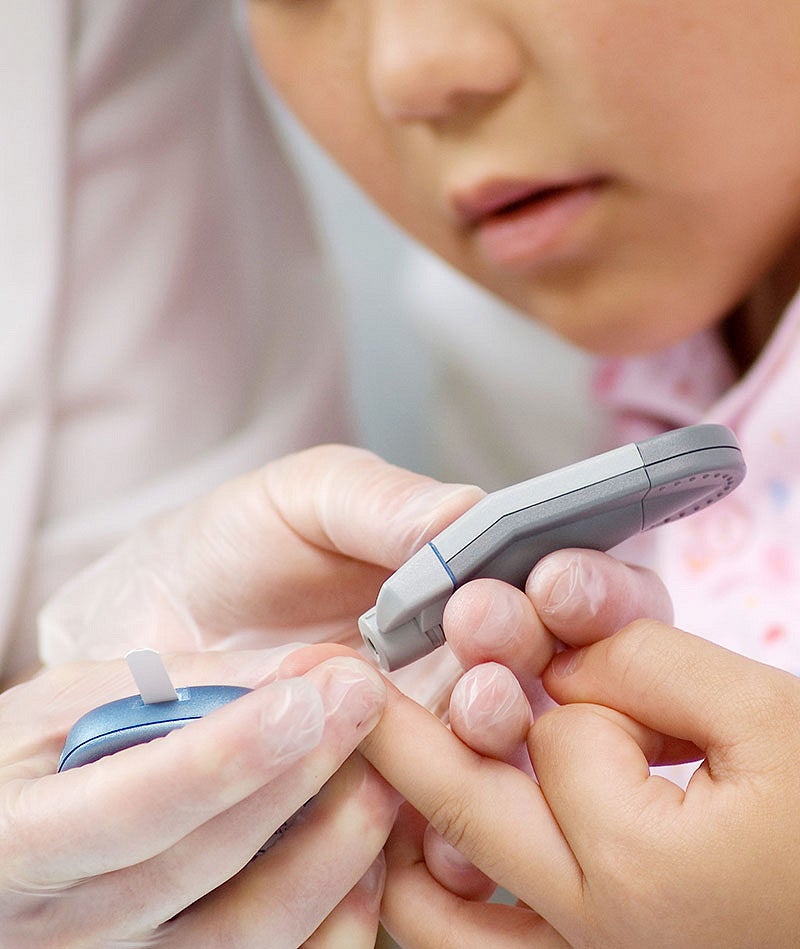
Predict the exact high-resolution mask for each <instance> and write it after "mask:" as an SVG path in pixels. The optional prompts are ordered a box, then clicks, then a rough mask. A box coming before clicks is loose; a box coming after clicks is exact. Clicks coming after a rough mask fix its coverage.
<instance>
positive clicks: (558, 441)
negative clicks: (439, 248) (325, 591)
mask: <svg viewBox="0 0 800 949" xmlns="http://www.w3.org/2000/svg"><path fill="white" fill-rule="evenodd" d="M265 100H266V103H267V108H268V109H270V111H271V112H272V114H273V116H274V118H275V121H276V124H277V127H278V129H279V131H280V134H281V136H282V138H283V141H284V143H285V144H286V147H287V149H288V153H289V154H290V156H291V158H292V161H293V163H294V166H295V168H296V169H297V171H298V174H299V176H300V180H301V182H302V184H303V187H304V190H305V193H306V195H307V197H308V199H309V201H310V204H311V207H312V209H313V213H314V221H315V225H316V227H317V229H318V233H319V235H320V237H321V241H322V244H323V247H324V249H325V252H326V254H327V255H328V257H329V259H330V261H331V263H332V266H333V269H334V274H335V278H336V282H337V284H338V286H339V288H340V290H341V294H342V302H343V312H344V316H345V319H346V325H347V340H348V358H349V361H350V368H351V373H350V386H351V391H352V395H353V400H354V406H355V412H356V420H357V426H358V434H359V438H360V439H361V441H362V442H363V444H364V445H366V446H367V447H369V448H372V449H373V450H375V451H376V452H378V453H379V454H381V455H383V456H385V457H386V458H388V459H390V460H391V461H395V462H397V463H398V464H403V465H406V466H408V467H411V468H415V469H417V470H420V471H424V472H426V473H430V474H432V475H435V476H436V477H439V478H443V479H446V480H452V481H469V482H476V483H478V484H480V485H481V486H482V487H484V488H486V489H493V488H497V487H500V486H502V485H504V484H508V483H511V482H513V481H519V480H522V479H524V478H528V477H532V476H533V475H535V474H539V473H541V472H542V471H546V470H549V469H552V468H555V467H559V466H560V465H562V464H567V463H569V462H572V461H575V460H578V459H579V458H581V457H583V456H584V455H585V454H587V453H590V452H592V451H593V450H595V448H596V446H598V445H601V444H602V428H603V423H602V418H601V415H600V412H599V411H597V410H592V408H591V400H590V398H589V395H588V368H589V365H588V359H587V357H586V356H585V355H584V354H583V353H581V352H579V351H577V350H576V349H574V348H573V347H571V346H568V345H567V344H565V343H563V342H562V341H561V340H559V339H558V338H557V337H555V336H553V335H552V334H551V333H549V332H548V331H546V330H545V329H543V328H541V327H540V326H538V325H536V323H534V322H533V321H531V320H530V319H529V318H527V317H523V316H521V315H520V314H519V313H517V312H515V311H512V310H511V309H510V308H508V307H506V306H505V305H504V304H503V303H502V302H500V301H498V300H497V299H495V298H494V297H492V296H490V295H489V294H488V293H486V292H485V291H483V290H482V289H481V288H480V287H478V286H476V285H475V284H473V283H472V282H471V281H468V280H467V279H465V278H464V277H462V276H461V275H460V274H458V273H457V272H456V271H454V270H453V269H452V268H450V267H449V266H448V265H446V264H445V263H443V262H442V261H441V260H439V259H438V258H436V257H434V256H433V255H432V254H430V253H428V252H427V251H426V250H425V249H424V248H421V247H420V246H419V245H417V244H416V243H414V242H413V241H412V240H410V239H409V238H408V237H407V236H406V235H405V234H404V233H403V232H401V231H400V230H399V228H397V227H395V226H394V224H393V223H392V222H391V221H389V220H388V219H387V218H386V217H385V216H384V215H383V214H382V213H381V212H380V211H379V210H377V209H376V208H374V207H373V206H372V205H371V204H370V203H369V202H368V201H367V200H366V199H365V198H364V197H363V196H362V194H361V193H360V191H359V190H358V189H357V188H356V187H355V185H353V184H352V182H351V181H350V180H349V179H348V178H347V177H346V175H344V174H343V173H342V172H341V171H340V170H339V169H338V168H337V167H336V166H335V165H334V164H333V162H332V161H330V160H329V159H328V157H327V156H326V155H325V154H324V153H323V152H322V151H321V149H320V148H318V147H317V145H316V144H315V143H314V142H313V141H312V140H311V139H310V137H309V136H308V135H306V134H305V132H304V131H303V129H301V128H300V127H299V125H298V124H297V123H296V122H295V121H293V119H292V117H291V116H290V115H288V114H287V112H286V110H285V109H284V108H283V107H282V106H281V104H280V103H279V102H278V101H277V100H276V98H275V97H274V96H273V95H272V94H271V93H270V92H269V90H265Z"/></svg>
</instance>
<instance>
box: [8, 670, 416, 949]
mask: <svg viewBox="0 0 800 949" xmlns="http://www.w3.org/2000/svg"><path fill="white" fill-rule="evenodd" d="M166 661H167V665H168V667H169V668H170V671H171V674H172V677H173V679H174V680H175V682H176V684H178V685H182V684H189V683H191V684H192V685H198V684H200V685H202V684H236V685H244V686H247V687H251V688H253V689H254V691H253V692H252V693H250V694H247V695H245V696H243V697H242V698H240V699H237V700H236V701H235V702H233V703H231V704H230V705H228V706H225V707H224V708H222V709H220V710H218V711H216V712H214V713H213V714H211V715H209V716H208V717H206V718H205V719H202V720H200V721H198V722H194V723H191V724H189V725H187V726H186V727H185V728H182V729H179V730H177V731H175V732H172V733H171V734H170V735H168V736H167V737H165V738H161V739H157V740H155V741H153V742H150V743H149V744H146V745H140V746H138V747H134V748H130V749H127V750H125V751H121V752H118V753H117V754H114V755H111V756H108V757H106V758H103V759H101V760H99V761H97V762H95V763H94V764H89V765H85V766H83V767H80V768H76V769H74V770H70V771H65V772H63V773H61V774H56V773H54V772H55V769H56V767H57V761H58V755H59V751H60V748H61V746H62V744H63V741H64V738H65V736H66V732H67V731H68V729H69V727H70V726H71V725H72V723H73V722H74V721H75V720H76V719H77V718H78V717H79V716H80V715H81V714H83V713H84V712H86V711H88V710H89V709H90V708H93V707H95V706H96V705H98V704H102V703H103V702H107V701H111V700H113V699H115V698H119V697H121V696H122V695H125V694H130V692H131V686H130V681H129V677H128V674H127V670H126V669H125V668H124V666H123V664H122V663H121V662H109V663H84V664H80V665H75V666H65V667H61V668H59V669H55V670H50V671H48V672H46V673H43V674H42V675H40V676H39V677H37V678H36V679H33V680H31V681H30V682H26V683H23V684H21V685H19V686H17V687H15V688H13V689H10V690H8V691H7V692H5V693H3V694H2V695H0V933H2V939H0V941H2V944H3V945H4V946H9V947H10V946H14V947H16V946H53V947H55V946H57V947H58V949H70V947H81V949H86V947H95V946H97V947H109V946H115V945H116V946H123V945H124V946H134V945H136V946H143V945H151V944H155V943H157V944H158V945H164V946H168V947H187V949H188V947H196V946H198V945H202V946H204V947H215V946H220V947H222V946H230V945H236V946H242V947H247V946H263V945H265V944H266V945H269V946H270V947H276V949H281V947H287V949H295V947H297V946H299V945H300V944H301V943H303V941H304V940H305V939H307V938H309V937H310V936H311V934H312V933H313V932H314V930H315V929H316V928H317V927H320V926H321V929H320V932H321V933H323V938H324V933H325V932H326V930H327V931H328V932H331V931H336V930H337V928H338V930H339V931H342V926H343V925H344V924H346V928H347V932H348V933H349V934H350V936H351V937H352V940H351V941H350V942H348V943H347V945H350V946H354V947H359V946H364V947H367V946H371V945H373V943H374V938H375V930H376V928H377V906H378V902H379V899H380V887H381V884H382V865H381V862H380V859H378V862H377V864H374V863H373V862H374V861H375V860H376V855H378V854H379V852H380V850H381V847H382V845H383V843H384V840H385V837H386V835H387V834H388V831H389V828H390V826H391V823H392V820H393V818H394V815H395V812H396V808H397V803H398V799H397V796H396V795H395V794H394V793H393V792H391V791H390V790H389V789H388V788H387V786H386V784H385V783H384V782H383V781H382V780H381V779H379V778H378V777H377V775H376V774H375V772H374V771H373V770H372V769H371V767H370V766H369V765H367V764H366V763H365V762H364V760H363V759H362V758H360V756H358V755H357V754H352V752H353V749H354V748H355V746H356V745H357V743H358V741H359V739H360V738H362V737H363V736H364V734H365V733H366V732H367V731H369V729H370V728H371V727H372V726H373V725H374V723H375V721H376V720H377V718H378V716H379V714H380V711H381V708H382V706H383V703H384V700H385V690H384V686H383V684H382V680H381V678H380V677H379V676H378V675H377V674H376V673H375V672H374V671H372V670H370V669H369V668H368V667H367V666H366V665H365V664H363V663H361V662H358V661H355V660H353V659H349V658H341V657H339V658H334V659H332V660H328V661H325V662H323V663H321V664H319V665H317V666H315V667H313V668H311V669H310V670H309V671H308V672H307V673H306V674H305V675H303V676H301V677H296V678H277V677H276V672H275V664H276V657H275V656H274V655H270V654H267V653H264V652H257V653H229V654H223V653H208V654H196V655H191V656H179V657H167V660H166ZM331 776H332V777H331ZM328 778H330V780H328V781H327V784H325V787H324V788H323V789H322V791H321V792H320V793H319V794H318V796H317V797H316V798H315V799H314V801H313V802H312V803H311V804H309V806H308V807H306V808H305V809H304V810H302V812H301V813H300V814H299V815H298V816H297V818H296V819H295V821H294V822H293V824H292V826H291V827H290V828H289V830H288V831H287V832H286V833H285V834H284V835H283V836H282V837H281V838H280V839H279V840H278V841H277V842H276V843H274V844H273V846H272V847H271V848H270V849H269V850H268V851H267V852H266V853H265V854H264V855H263V856H260V857H259V858H258V859H256V860H254V861H252V862H251V858H252V856H253V854H254V853H255V852H256V851H257V850H258V849H259V847H260V846H261V845H262V844H263V843H264V841H265V840H267V839H268V838H269V837H270V835H271V834H272V832H273V831H274V830H275V829H276V828H277V827H279V826H280V825H281V824H282V823H283V822H284V821H285V820H286V819H287V818H289V817H290V816H291V815H292V814H294V813H295V811H297V809H298V808H299V807H301V805H302V804H303V803H304V802H305V801H307V800H308V799H309V798H311V797H313V796H314V795H315V794H316V793H317V792H318V791H320V787H321V786H322V785H323V783H324V782H325V781H326V779H328ZM298 893H302V894H303V896H302V901H301V902H298V896H297V895H298ZM337 904H338V906H337ZM332 912H333V915H332V916H331V917H330V918H329V919H326V917H328V916H329V914H331V913H332ZM170 920H171V922H168V921H170ZM315 938H316V937H315ZM317 944H320V943H319V942H317Z"/></svg>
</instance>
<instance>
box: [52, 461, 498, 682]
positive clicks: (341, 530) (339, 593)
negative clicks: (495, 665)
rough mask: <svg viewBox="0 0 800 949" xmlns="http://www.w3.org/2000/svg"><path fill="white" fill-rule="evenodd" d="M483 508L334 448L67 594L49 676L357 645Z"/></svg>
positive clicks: (217, 502)
mask: <svg viewBox="0 0 800 949" xmlns="http://www.w3.org/2000/svg"><path fill="white" fill-rule="evenodd" d="M482 496H483V492H482V491H480V490H479V489H478V488H475V487H469V486H464V485H445V484H441V483H439V482H437V481H434V480H433V479H431V478H427V477H423V476H422V475H417V474H413V473H412V472H409V471H405V470H403V469H401V468H397V467H395V466H393V465H390V464H388V463H386V462H384V461H382V460H381V459H379V458H377V457H376V456H375V455H372V454H371V453H369V452H367V451H363V450H360V449H355V448H349V447H346V446H337V445H327V446H321V447H318V448H313V449H309V450H307V451H304V452H299V453H297V454H294V455H289V456H287V457H285V458H282V459H279V460H277V461H274V462H271V463H269V464H267V465H265V466H264V467H263V468H262V469H260V470H258V471H254V472H251V473H249V474H247V475H243V476H242V477H240V478H237V479H234V480H232V481H230V482H227V483H226V484H224V485H223V486H221V487H220V488H219V489H217V490H216V491H214V492H213V493H211V494H210V495H209V496H207V497H204V498H200V499H198V500H196V501H193V502H192V503H189V504H187V506H186V507H185V508H182V509H180V510H178V511H175V512H173V513H170V514H166V515H164V516H163V517H161V518H160V519H157V520H155V521H153V522H152V523H150V524H147V525H145V526H144V527H143V528H141V529H140V530H138V531H136V532H135V533H134V534H133V535H132V536H131V538H130V539H128V540H127V541H125V542H124V543H122V544H120V545H119V546H118V547H116V548H115V549H114V550H112V551H111V552H110V553H109V554H108V555H107V556H106V557H104V558H103V559H101V560H100V561H98V562H97V563H96V564H94V565H92V566H90V567H89V568H88V569H86V570H85V571H83V572H82V573H81V574H79V575H78V576H77V577H76V578H75V579H74V580H73V581H71V582H70V583H68V584H66V585H65V586H64V587H63V588H62V589H61V590H60V591H59V592H58V593H57V594H56V596H55V597H53V599H52V600H51V601H50V603H49V604H48V605H47V606H46V607H45V609H44V610H43V612H42V615H41V617H40V643H41V651H42V655H43V658H44V660H45V662H47V663H50V664H56V663H62V662H71V661H76V660H77V661H80V660H83V659H87V658H91V659H106V658H116V657H119V656H121V655H122V654H123V653H124V652H126V651H127V650H129V649H136V648H142V647H152V648H154V649H156V650H158V651H160V652H179V651H183V650H187V649H192V650H194V649H209V648H253V647H255V648H262V647H266V646H272V645H276V646H277V645H284V644H285V643H287V642H291V641H303V642H320V641H326V640H330V641H340V642H344V643H349V644H351V645H357V644H359V643H360V639H359V636H358V631H357V629H356V624H355V622H354V620H355V617H357V616H358V614H359V612H361V611H362V610H363V609H365V608H366V606H367V605H368V604H369V603H370V601H371V600H373V599H374V597H375V594H376V592H377V590H378V587H379V586H380V584H381V582H382V581H383V580H384V579H385V578H386V576H387V574H388V572H389V571H391V570H393V569H395V568H396V567H398V566H399V565H400V564H401V563H402V562H403V561H404V560H405V559H406V558H408V557H409V556H411V554H413V553H414V551H416V550H417V549H418V548H419V547H420V546H421V545H423V544H424V543H425V542H426V541H427V540H429V539H430V538H431V537H433V536H434V535H435V534H436V533H438V532H439V531H440V530H441V529H442V528H443V527H444V526H446V525H447V524H449V523H450V522H451V521H453V520H454V519H455V518H456V517H457V516H458V515H459V514H462V513H463V512H464V511H465V510H466V509H467V508H469V507H470V506H471V505H472V504H474V503H475V502H476V501H477V500H478V499H479V498H481V497H482Z"/></svg>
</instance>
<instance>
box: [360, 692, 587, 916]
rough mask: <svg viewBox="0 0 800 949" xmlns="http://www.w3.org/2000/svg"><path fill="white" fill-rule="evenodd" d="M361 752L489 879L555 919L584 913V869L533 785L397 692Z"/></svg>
mask: <svg viewBox="0 0 800 949" xmlns="http://www.w3.org/2000/svg"><path fill="white" fill-rule="evenodd" d="M360 747H361V751H362V753H363V754H364V755H365V756H366V757H367V758H368V759H369V760H370V761H371V762H372V763H373V764H374V765H375V767H376V768H377V769H378V770H379V771H380V772H381V773H382V774H383V775H384V777H386V779H387V780H388V781H389V783H390V784H392V785H393V786H394V787H395V788H396V789H397V790H398V791H400V793H401V794H403V796H404V797H405V798H406V799H407V800H408V801H409V802H410V803H411V804H412V805H413V806H414V807H415V808H416V810H418V811H419V812H420V813H422V814H423V815H424V816H425V817H427V818H428V820H430V822H431V823H432V824H433V825H434V827H435V828H436V829H437V830H438V831H439V832H440V833H441V834H442V835H443V836H444V837H445V839H446V840H447V841H448V842H449V843H451V844H453V845H454V846H456V847H457V849H458V850H459V851H460V852H461V853H463V854H464V856H465V857H466V858H467V859H469V860H471V861H472V862H473V863H474V864H475V865H476V866H477V867H478V868H479V869H480V870H482V871H483V872H484V873H485V874H486V875H487V876H489V877H490V878H491V879H493V880H496V881H497V882H498V884H500V885H501V886H503V887H505V888H506V889H507V890H509V891H510V892H512V893H519V894H523V895H524V896H525V899H526V901H527V902H528V903H529V904H530V905H532V906H534V907H535V909H536V910H537V911H538V912H540V913H541V914H542V915H543V916H545V917H547V918H548V919H550V920H554V921H558V920H564V921H566V920H569V919H570V918H572V917H573V916H574V914H575V913H576V912H577V911H578V905H579V903H580V899H581V896H580V893H581V882H580V881H581V877H580V869H579V867H578V866H577V864H576V862H575V858H574V856H573V854H572V851H571V850H570V849H569V846H568V845H567V843H566V841H565V840H564V838H563V836H562V834H561V831H560V829H559V827H558V825H557V823H556V822H555V820H554V819H553V816H552V813H551V811H550V809H549V807H548V806H547V803H546V801H545V800H544V797H543V796H542V793H541V790H540V789H539V787H538V786H537V784H536V782H535V781H534V780H533V779H532V778H530V777H529V776H528V775H525V774H523V773H522V772H520V771H519V770H517V769H516V768H514V767H513V766H511V765H507V764H505V763H503V762H499V761H494V760H492V759H489V758H484V757H482V756H481V755H478V754H476V752H474V751H472V749H470V748H467V747H466V746H465V745H464V744H463V743H462V742H461V741H460V740H459V739H458V738H457V737H456V736H455V735H453V734H452V733H451V732H450V731H449V730H448V729H447V728H446V727H445V726H444V725H443V724H442V723H441V722H440V721H439V720H438V719H437V718H436V717H435V716H433V715H431V714H430V713H429V712H427V711H426V710H425V709H423V708H421V707H420V706H419V705H417V704H416V703H414V702H413V701H412V700H411V699H409V698H407V697H406V696H404V695H402V694H401V693H399V692H398V691H397V690H396V689H394V688H393V687H392V686H389V687H388V689H387V706H386V711H385V713H384V715H383V716H382V717H381V720H380V721H379V723H378V725H377V726H376V727H375V729H374V730H373V732H372V733H371V734H370V735H369V736H368V737H367V738H366V740H365V741H363V742H362V744H361V746H360ZM556 924H557V923H556Z"/></svg>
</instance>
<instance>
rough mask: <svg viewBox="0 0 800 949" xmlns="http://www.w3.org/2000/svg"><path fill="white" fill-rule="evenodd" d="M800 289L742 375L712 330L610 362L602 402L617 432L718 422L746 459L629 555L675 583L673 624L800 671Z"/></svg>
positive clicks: (640, 433) (623, 436)
mask: <svg viewBox="0 0 800 949" xmlns="http://www.w3.org/2000/svg"><path fill="white" fill-rule="evenodd" d="M799 384H800V295H799V296H798V297H796V298H795V300H794V301H793V302H792V304H791V305H790V306H789V308H788V310H787V311H786V313H785V315H784V317H783V319H782V321H781V323H780V325H779V326H778V328H777V329H776V331H775V332H774V334H773V336H772V338H771V339H770V341H769V343H768V344H767V346H766V348H765V350H764V351H763V353H762V354H761V356H760V357H759V359H758V361H757V362H756V363H755V365H754V366H753V367H752V368H751V370H750V371H749V372H748V373H747V374H746V375H745V376H744V378H742V379H741V380H739V381H736V379H735V374H734V370H733V367H732V365H731V362H730V360H729V357H728V355H727V352H726V350H725V348H724V346H723V345H722V343H721V340H720V339H719V338H718V336H717V334H716V333H715V332H713V331H709V332H704V333H701V334H699V335H698V336H695V337H693V338H691V339H689V340H686V341H684V342H682V343H680V344H678V345H677V346H675V347H673V348H671V349H669V350H665V351H662V352H660V353H657V354H655V355H652V356H648V357H642V358H635V359H626V360H617V359H614V360H603V361H601V362H600V364H599V366H598V369H597V374H596V378H595V394H596V397H597V398H598V400H600V401H602V402H604V403H605V404H606V405H607V406H608V407H610V408H611V410H612V412H613V414H614V418H615V420H616V423H617V430H616V432H615V441H617V442H619V443H622V442H628V441H635V440H638V439H640V438H643V437H649V436H650V435H654V434H657V433H659V432H661V431H665V430H667V429H670V428H676V427H678V426H681V425H690V424H694V423H697V422H722V423H724V424H726V425H729V426H730V427H731V428H732V429H733V430H734V431H735V432H736V434H737V436H738V438H739V441H740V444H741V446H742V450H743V452H744V457H745V460H746V462H747V466H748V473H747V477H746V478H745V480H744V482H743V484H741V485H740V487H739V488H737V490H736V491H735V492H734V493H733V494H732V495H731V496H729V497H728V498H726V499H725V500H723V501H721V502H720V503H719V504H716V505H714V506H713V507H710V508H708V509H707V510H705V511H703V512H702V513H699V514H696V515H693V516H692V517H690V518H687V519H686V520H684V521H681V522H679V523H676V524H671V525H668V526H665V527H661V528H658V529H657V530H655V531H652V532H650V533H649V534H645V535H642V537H641V538H639V539H638V540H637V542H636V543H635V544H633V545H631V546H630V547H628V548H625V549H624V550H623V548H620V550H621V551H622V552H623V554H624V555H626V556H627V555H630V556H631V557H636V558H638V559H640V560H644V561H646V562H647V563H648V564H649V565H650V566H653V567H654V568H655V569H656V570H657V571H658V572H659V574H660V575H661V577H662V578H663V580H664V581H665V583H666V584H667V586H668V588H669V590H670V592H671V593H672V597H673V602H674V604H675V621H676V625H678V626H680V627H681V628H683V629H686V630H688V631H689V632H692V633H696V634H698V635H702V636H705V637H706V638H708V639H710V640H713V641H714V642H717V643H719V644H721V645H723V646H726V647H728V648H730V649H733V650H735V651H736V652H739V653H742V654H744V655H747V656H750V657H752V658H754V659H758V660H760V661H762V662H766V663H769V664H770V665H774V666H779V667H781V668H784V669H786V670H788V671H790V672H792V673H794V674H800V393H799V392H798V385H799Z"/></svg>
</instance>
